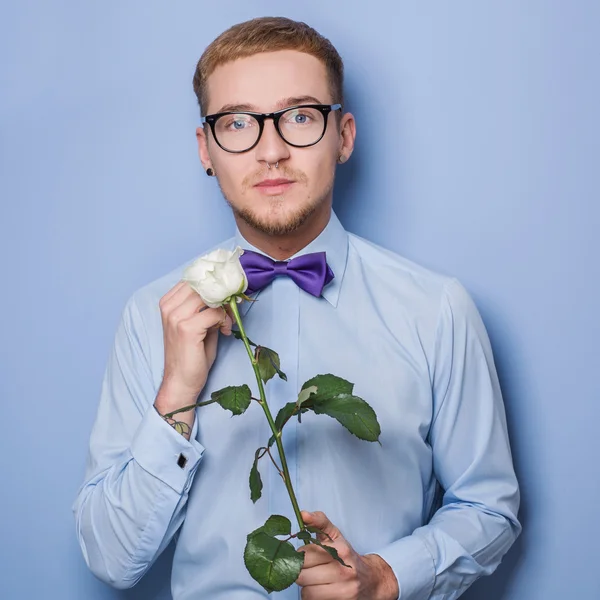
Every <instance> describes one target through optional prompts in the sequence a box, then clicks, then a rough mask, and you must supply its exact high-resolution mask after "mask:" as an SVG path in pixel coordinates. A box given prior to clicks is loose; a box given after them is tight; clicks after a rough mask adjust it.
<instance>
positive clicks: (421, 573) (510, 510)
mask: <svg viewBox="0 0 600 600" xmlns="http://www.w3.org/2000/svg"><path fill="white" fill-rule="evenodd" d="M432 356H433V369H432V388H433V419H432V423H431V427H430V431H429V443H430V444H431V448H432V451H433V468H434V471H435V474H436V477H437V479H438V481H439V483H440V485H441V487H442V488H443V490H444V496H443V501H442V506H441V507H440V508H439V509H438V510H437V512H436V513H435V514H434V515H433V517H432V518H431V520H430V521H429V523H427V524H425V525H423V526H422V527H419V528H418V529H416V530H415V531H414V532H413V533H412V535H410V536H407V537H405V538H402V539H400V540H396V541H395V542H392V543H391V544H389V545H388V546H386V547H385V548H381V549H379V550H377V551H375V552H374V554H378V555H379V556H381V557H382V558H383V559H384V560H385V561H386V562H387V563H388V564H389V565H390V566H391V568H392V570H393V571H394V574H395V575H396V578H397V580H398V584H399V589H400V595H399V599H400V600H427V599H430V598H431V599H435V600H454V599H455V598H458V597H459V596H460V595H461V594H462V593H463V592H464V591H465V590H466V589H467V588H468V587H469V586H470V585H471V584H472V583H473V582H474V581H475V580H476V579H478V578H479V577H481V576H482V575H489V574H490V573H492V572H493V571H494V570H495V569H496V568H497V566H498V565H499V564H500V561H501V559H502V557H503V556H504V554H505V553H506V551H507V550H508V549H509V548H510V546H511V545H512V544H513V542H514V541H515V539H516V538H517V536H518V535H519V533H520V532H521V525H520V523H519V521H518V520H517V512H518V508H519V487H518V483H517V479H516V476H515V472H514V468H513V463H512V457H511V450H510V444H509V439H508V433H507V426H506V417H505V410H504V404H503V400H502V395H501V391H500V386H499V383H498V377H497V374H496V369H495V366H494V360H493V356H492V350H491V346H490V342H489V338H488V335H487V332H486V330H485V327H484V324H483V322H482V320H481V317H480V315H479V312H478V310H477V308H476V306H475V304H474V303H473V301H472V299H471V298H470V296H469V294H468V293H467V291H466V290H465V289H464V287H463V286H462V285H461V284H460V282H458V281H457V280H456V279H452V280H450V281H449V282H448V284H447V285H446V286H445V289H444V291H443V294H442V303H441V310H440V315H439V320H438V324H437V329H436V335H435V348H434V351H433V353H432Z"/></svg>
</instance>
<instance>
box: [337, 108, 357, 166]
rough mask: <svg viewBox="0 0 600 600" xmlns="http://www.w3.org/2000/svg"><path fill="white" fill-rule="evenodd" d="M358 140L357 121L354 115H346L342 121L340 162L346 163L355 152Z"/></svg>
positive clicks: (339, 147)
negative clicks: (355, 144)
mask: <svg viewBox="0 0 600 600" xmlns="http://www.w3.org/2000/svg"><path fill="white" fill-rule="evenodd" d="M355 139H356V121H355V120H354V115H352V113H346V114H345V115H344V116H343V117H342V119H341V121H340V143H339V146H338V162H341V163H343V162H346V161H347V160H348V159H349V158H350V156H351V155H352V152H353V150H354V140H355Z"/></svg>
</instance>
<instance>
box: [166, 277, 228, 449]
mask: <svg viewBox="0 0 600 600" xmlns="http://www.w3.org/2000/svg"><path fill="white" fill-rule="evenodd" d="M159 307H160V313H161V318H162V325H163V338H164V350H165V352H164V355H165V368H164V373H163V380H162V384H161V386H160V389H159V391H158V394H157V396H156V399H155V401H154V406H155V407H156V410H158V412H159V413H160V414H161V415H165V414H167V413H170V412H172V411H174V410H177V409H179V408H184V407H185V406H190V405H192V404H195V403H196V401H197V398H198V395H199V394H200V392H201V391H202V388H203V387H204V384H205V383H206V379H207V377H208V372H209V371H210V369H211V367H212V365H213V363H214V361H215V357H216V355H217V340H218V336H219V331H220V332H221V333H223V334H225V335H230V334H231V326H232V320H231V317H230V316H229V314H228V313H227V312H226V310H225V309H224V308H207V307H206V305H205V304H204V302H203V301H202V298H201V297H200V296H199V295H198V294H197V293H196V292H195V291H194V290H193V289H192V288H191V287H190V285H189V284H188V283H186V282H185V281H180V282H179V283H177V284H176V285H175V286H174V287H173V288H171V289H170V290H169V291H168V292H167V293H166V294H165V295H164V296H163V297H162V298H161V299H160V302H159ZM193 422H194V411H187V412H182V413H179V414H178V415H177V422H174V423H171V425H173V426H176V425H178V426H179V427H178V430H179V431H181V432H182V433H183V435H185V437H186V438H188V439H189V434H190V431H191V427H192V424H193Z"/></svg>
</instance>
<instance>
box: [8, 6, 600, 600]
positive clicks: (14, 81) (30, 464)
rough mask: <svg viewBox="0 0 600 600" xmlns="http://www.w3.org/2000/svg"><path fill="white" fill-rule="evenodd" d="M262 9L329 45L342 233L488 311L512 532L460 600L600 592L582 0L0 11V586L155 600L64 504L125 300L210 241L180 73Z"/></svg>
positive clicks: (21, 593)
mask: <svg viewBox="0 0 600 600" xmlns="http://www.w3.org/2000/svg"><path fill="white" fill-rule="evenodd" d="M267 14H276V15H278V14H283V15H285V16H289V17H292V18H298V19H303V20H306V21H307V22H309V23H310V24H311V25H313V26H314V27H316V28H317V29H318V30H319V31H321V32H322V33H323V34H324V35H326V36H328V37H329V38H330V39H331V40H332V41H333V42H334V44H335V45H336V46H337V48H338V49H339V51H340V53H341V54H342V56H343V58H344V59H345V63H346V69H347V95H348V108H349V109H350V110H351V111H352V112H353V113H354V114H355V116H356V118H357V122H358V138H357V148H356V152H355V154H354V155H353V157H352V159H351V161H350V163H348V164H346V165H344V166H342V167H341V168H340V169H339V178H338V182H337V188H336V200H335V208H336V210H337V212H338V215H339V216H340V218H341V220H342V222H343V223H344V225H345V226H346V227H347V228H348V229H349V230H351V231H354V232H356V233H358V234H359V235H362V236H365V237H367V238H370V239H371V240H373V241H375V242H377V243H379V244H382V245H383V246H386V247H388V248H390V249H392V250H394V251H396V252H399V253H401V254H403V255H405V256H407V257H408V258H410V259H412V260H415V261H417V262H419V263H421V264H423V265H425V266H427V267H430V268H432V269H435V270H437V271H440V272H443V273H446V274H451V275H454V276H457V277H458V278H459V279H460V280H461V281H462V282H463V284H464V285H465V286H466V287H467V289H468V290H469V291H470V292H471V294H472V296H473V298H474V299H475V301H476V303H477V305H478V306H479V308H480V311H481V313H482V316H483V318H484V321H485V323H486V325H487V327H488V331H489V333H490V337H491V340H492V344H493V347H494V351H495V356H496V361H497V366H498V371H499V374H500V377H501V382H502V385H503V390H504V395H505V402H506V408H507V413H508V419H509V425H510V433H511V439H512V444H513V451H514V457H515V463H516V468H517V470H518V475H519V477H520V482H521V486H522V493H523V505H522V512H521V517H522V521H523V524H524V532H523V534H522V536H521V538H520V539H519V540H518V542H517V543H516V545H515V546H514V547H513V549H512V550H511V551H510V552H509V554H508V555H507V557H506V558H505V561H504V562H503V564H502V565H501V567H500V568H499V569H498V571H497V572H496V574H494V575H493V576H492V577H490V578H487V579H484V580H481V581H479V582H477V583H476V584H475V585H474V586H473V588H472V590H471V591H469V592H468V593H467V594H466V595H465V598H470V599H471V600H473V599H475V598H477V599H483V598H485V599H486V600H500V599H502V600H509V599H510V600H542V599H543V600H559V599H563V598H576V599H577V600H579V599H584V598H585V599H590V598H600V583H599V580H598V567H597V563H598V556H599V554H598V549H597V540H598V538H599V534H600V526H599V521H598V519H597V510H598V498H600V485H599V481H600V477H599V474H598V466H597V464H598V458H599V457H600V436H599V435H598V434H597V422H596V419H597V418H598V417H599V416H600V409H599V402H598V401H599V400H600V389H599V384H598V370H599V368H600V360H599V358H600V355H599V351H598V343H597V340H598V339H599V338H600V325H599V318H598V307H599V304H600V293H599V286H598V276H599V275H600V269H599V268H598V266H597V262H598V259H599V258H600V248H599V242H598V226H599V224H600V218H599V217H600V211H599V209H598V201H599V193H598V192H599V191H600V189H599V188H600V185H599V180H598V167H599V164H598V162H599V160H598V157H599V154H600V142H599V140H600V127H599V118H598V108H599V106H600V69H599V67H598V56H599V55H600V41H599V40H600V36H599V33H598V26H599V24H600V3H598V2H595V1H593V0H590V1H589V2H585V1H574V2H559V1H556V0H555V1H549V0H548V1H541V0H538V1H536V0H529V1H528V2H522V1H521V0H506V1H504V2H495V3H492V2H479V1H477V0H471V1H464V2H461V1H456V2H452V3H450V2H427V3H426V2H422V1H416V0H415V1H414V2H398V3H386V2H382V1H381V0H370V1H369V2H364V1H360V2H359V1H350V0H346V1H345V2H343V3H340V4H337V3H333V2H332V3H324V2H322V0H319V1H316V0H303V2H302V3H298V4H297V5H296V7H295V8H293V5H292V3H289V4H286V3H282V2H280V1H263V2H252V3H250V2H242V1H240V0H232V1H230V2H228V3H224V4H219V3H217V4H216V5H215V3H212V2H211V3H208V2H204V3H202V2H197V1H196V2H191V1H182V0H180V1H178V2H169V3H167V2H149V1H147V0H146V1H144V2H142V1H129V2H119V3H117V2H86V3H84V2H74V1H71V2H67V1H63V2H61V1H58V0H54V1H53V2H42V1H37V2H33V1H29V2H27V1H20V2H18V3H17V2H4V3H2V7H1V8H0V200H1V214H0V256H1V257H2V258H1V260H2V275H1V280H2V293H1V294H0V311H1V319H2V330H1V331H2V343H1V344H0V352H1V355H0V399H1V406H2V413H3V415H2V419H0V469H1V478H2V483H1V489H2V491H1V493H0V526H1V529H0V540H1V544H0V553H1V555H0V570H1V577H0V597H1V598H3V599H7V600H21V599H30V598H31V599H33V598H38V597H53V598H62V599H63V600H80V599H82V598H85V599H86V600H87V599H89V600H99V599H115V598H120V599H133V598H136V599H144V600H147V599H159V598H160V599H165V598H168V597H169V592H168V590H169V584H168V579H169V569H170V558H171V554H170V552H169V551H167V552H166V553H165V555H164V556H163V557H161V559H159V561H158V562H157V564H156V566H155V567H154V568H153V570H152V571H151V572H150V573H149V574H148V575H147V576H146V577H145V579H144V580H142V582H141V583H140V584H139V585H138V587H137V588H134V589H133V590H128V591H123V592H119V591H114V590H111V589H109V588H108V587H106V586H105V585H104V584H102V583H100V582H98V581H96V580H95V579H94V577H93V576H92V575H91V574H90V573H89V572H88V571H87V568H86V566H85V564H84V561H83V558H82V556H81V553H80V551H79V548H78V546H77V543H76V539H75V528H74V522H73V517H72V514H71V505H72V502H73V500H74V497H75V494H76V491H77V488H78V486H79V485H80V484H81V482H82V476H83V468H84V460H85V453H86V451H87V442H88V436H89V432H90V428H91V425H92V422H93V419H94V416H95V411H96V405H97V401H98V398H99V392H100V383H101V378H102V374H103V371H104V367H105V363H106V360H107V358H108V352H109V349H110V346H111V344H112V340H113V336H114V333H115V329H116V326H117V322H118V319H119V316H120V312H121V310H122V308H123V306H124V303H125V301H126V299H127V298H128V297H129V295H130V294H131V293H132V292H133V291H134V290H136V289H137V288H138V287H140V286H142V285H143V284H145V283H147V282H149V281H151V280H153V279H155V278H157V277H159V276H160V275H162V274H164V273H166V272H167V271H168V270H170V269H172V268H174V267H175V266H176V265H178V264H180V263H182V262H184V261H186V260H188V259H189V258H191V257H194V256H196V255H198V254H199V253H201V252H202V251H203V250H205V249H206V248H207V247H209V246H211V245H212V244H215V243H217V242H218V241H219V240H221V239H224V238H226V237H228V236H229V235H230V234H231V231H232V227H233V221H232V219H231V217H230V215H229V209H228V208H227V206H226V205H225V203H224V201H223V200H222V198H221V197H220V195H219V192H218V188H217V185H216V182H215V181H214V180H213V179H209V178H207V177H206V176H205V175H204V173H203V172H202V170H201V168H200V164H199V161H198V158H197V155H196V145H195V135H194V129H195V127H196V125H197V123H198V111H197V107H196V104H195V97H194V95H193V92H192V86H191V80H192V75H193V72H194V68H195V64H196V61H197V59H198V58H199V56H200V54H201V53H202V50H203V49H204V47H205V46H206V45H207V44H208V43H209V42H210V41H211V40H212V39H213V38H214V37H215V36H216V35H218V34H219V33H220V32H221V31H222V30H224V29H226V28H227V27H229V26H230V25H232V24H233V23H236V22H239V21H242V20H245V19H247V18H250V17H253V16H261V15H267Z"/></svg>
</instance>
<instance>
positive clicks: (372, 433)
mask: <svg viewBox="0 0 600 600" xmlns="http://www.w3.org/2000/svg"><path fill="white" fill-rule="evenodd" d="M313 410H314V411H315V413H316V414H318V415H321V414H325V415H329V416H330V417H333V418H334V419H337V421H339V422H340V423H341V424H342V425H343V426H344V427H345V428H346V429H347V430H348V431H349V432H350V433H352V434H354V435H355V436H356V437H357V438H360V439H361V440H366V441H367V442H378V441H379V435H380V434H381V427H380V426H379V422H378V421H377V415H376V414H375V411H374V410H373V409H372V408H371V407H370V406H369V405H368V404H367V403H366V402H365V401H364V400H363V399H362V398H359V397H358V396H351V395H350V394H340V395H339V396H335V397H334V398H328V399H326V400H321V401H315V403H314V407H313Z"/></svg>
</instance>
